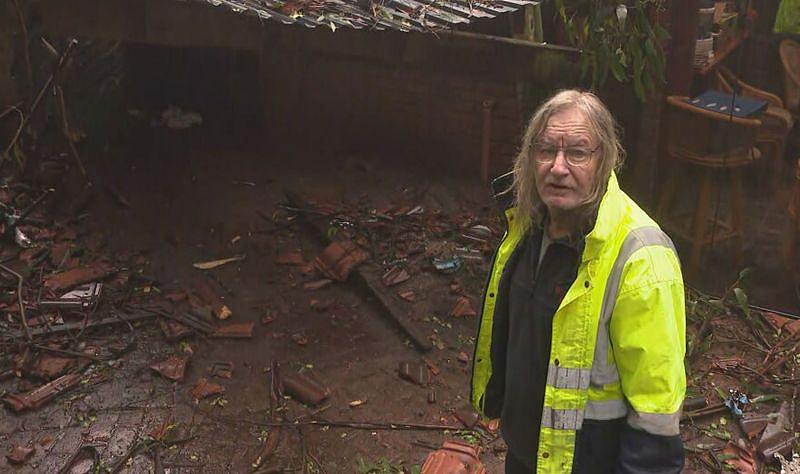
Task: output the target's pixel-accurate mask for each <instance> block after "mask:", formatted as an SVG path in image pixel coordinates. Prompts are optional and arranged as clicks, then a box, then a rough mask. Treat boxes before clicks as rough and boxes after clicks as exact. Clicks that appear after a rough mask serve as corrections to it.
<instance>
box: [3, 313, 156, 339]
mask: <svg viewBox="0 0 800 474" xmlns="http://www.w3.org/2000/svg"><path fill="white" fill-rule="evenodd" d="M155 316H156V313H153V312H151V311H146V310H144V311H138V312H133V313H119V312H116V311H114V312H112V316H108V317H105V318H102V319H97V320H92V321H89V322H83V321H81V322H75V323H66V324H59V325H55V326H50V327H46V326H44V327H40V328H35V329H31V336H32V337H35V336H41V335H45V334H47V335H50V334H59V333H62V332H66V331H75V330H82V329H86V328H91V327H97V326H107V325H109V324H115V323H125V322H133V321H140V320H142V319H149V318H154V317H155ZM24 336H25V333H24V332H20V331H17V332H11V333H6V334H2V335H0V339H7V340H13V339H19V338H22V337H24Z"/></svg>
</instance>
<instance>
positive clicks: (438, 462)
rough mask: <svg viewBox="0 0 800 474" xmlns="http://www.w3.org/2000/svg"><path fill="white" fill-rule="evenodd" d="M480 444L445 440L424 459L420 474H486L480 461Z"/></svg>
mask: <svg viewBox="0 0 800 474" xmlns="http://www.w3.org/2000/svg"><path fill="white" fill-rule="evenodd" d="M479 455H480V446H474V445H471V444H469V443H465V442H463V441H445V442H444V443H443V444H442V447H441V449H438V450H436V451H434V452H432V453H431V454H429V455H428V457H427V458H426V459H425V463H424V464H423V465H422V470H421V474H452V473H460V474H462V473H463V474H486V468H485V467H484V466H483V463H481V461H480V457H479Z"/></svg>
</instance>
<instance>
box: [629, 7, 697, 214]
mask: <svg viewBox="0 0 800 474" xmlns="http://www.w3.org/2000/svg"><path fill="white" fill-rule="evenodd" d="M697 9H698V0H685V1H680V2H669V12H668V13H667V15H666V17H667V18H668V19H669V20H668V21H669V25H668V30H669V34H670V40H669V44H668V45H667V63H666V71H665V76H666V84H665V85H664V93H663V95H656V96H655V97H653V98H651V99H650V100H655V101H658V104H652V105H650V106H646V107H645V112H644V114H643V115H644V117H643V118H644V121H643V122H651V120H648V117H652V116H656V117H658V118H659V120H658V121H659V122H660V123H659V126H658V130H657V132H656V137H653V138H655V139H656V140H657V142H658V148H657V154H656V156H654V157H652V158H650V157H644V156H642V157H640V159H639V162H640V164H641V168H639V169H637V182H638V183H639V185H640V188H641V189H643V190H648V191H647V192H649V193H650V195H648V196H647V197H646V198H645V200H646V201H647V202H651V203H654V202H657V200H658V196H659V195H660V193H661V189H662V186H663V180H662V179H659V177H660V176H667V173H665V167H666V166H669V161H668V160H669V156H668V154H667V137H668V136H669V135H668V133H667V132H668V130H669V129H668V128H667V127H669V124H668V123H667V122H668V110H669V108H668V107H664V104H663V101H664V98H665V97H666V96H670V95H687V96H688V95H689V94H690V91H691V85H692V78H693V74H694V72H693V68H692V64H693V59H694V46H695V38H696V36H697ZM648 109H649V111H648Z"/></svg>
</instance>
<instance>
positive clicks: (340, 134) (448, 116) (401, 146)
mask: <svg viewBox="0 0 800 474" xmlns="http://www.w3.org/2000/svg"><path fill="white" fill-rule="evenodd" d="M272 64H274V65H276V66H277V65H280V70H272V71H271V73H270V72H267V74H266V76H267V83H266V84H265V85H264V87H265V88H266V90H267V91H270V92H269V94H268V98H267V106H266V107H265V110H266V112H265V120H266V122H267V128H268V129H272V130H273V132H276V133H275V135H273V136H276V135H277V136H278V137H292V142H294V143H303V144H306V145H308V146H311V147H313V148H315V149H317V150H321V152H323V153H328V154H331V155H332V156H336V155H340V154H343V153H350V152H362V151H378V152H380V151H388V152H392V153H394V152H399V153H401V154H402V153H406V154H409V153H410V154H412V155H414V156H418V157H425V158H426V159H428V160H432V161H435V162H439V163H441V164H443V165H447V166H448V169H449V170H452V172H455V173H464V174H472V175H475V174H477V173H478V172H479V170H480V159H481V150H482V133H483V115H484V113H483V102H484V100H485V99H493V101H494V107H493V111H492V129H491V149H490V150H491V169H492V170H493V172H500V171H503V170H505V169H507V168H508V166H509V164H510V162H511V159H512V158H513V155H514V154H515V151H516V149H517V146H518V142H519V138H520V111H519V107H518V105H517V99H516V85H515V82H514V81H513V80H510V79H491V78H488V79H487V78H481V77H476V76H471V75H468V74H463V73H455V72H446V71H436V70H432V69H430V68H422V67H419V66H409V65H404V64H402V63H394V64H393V63H391V62H389V63H386V62H379V61H369V60H361V59H357V58H356V59H354V58H338V57H326V56H318V55H312V54H308V55H306V54H298V55H293V56H292V57H291V58H287V57H284V58H283V60H280V61H276V62H274V63H272Z"/></svg>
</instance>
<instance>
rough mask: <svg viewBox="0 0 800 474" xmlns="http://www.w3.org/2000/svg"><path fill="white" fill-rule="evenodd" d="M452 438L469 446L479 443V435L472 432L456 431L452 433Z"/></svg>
mask: <svg viewBox="0 0 800 474" xmlns="http://www.w3.org/2000/svg"><path fill="white" fill-rule="evenodd" d="M453 436H455V437H456V438H458V439H460V440H462V441H466V442H467V443H469V444H478V443H480V442H481V437H480V435H479V434H478V432H477V431H473V430H458V431H456V432H455V433H453Z"/></svg>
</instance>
